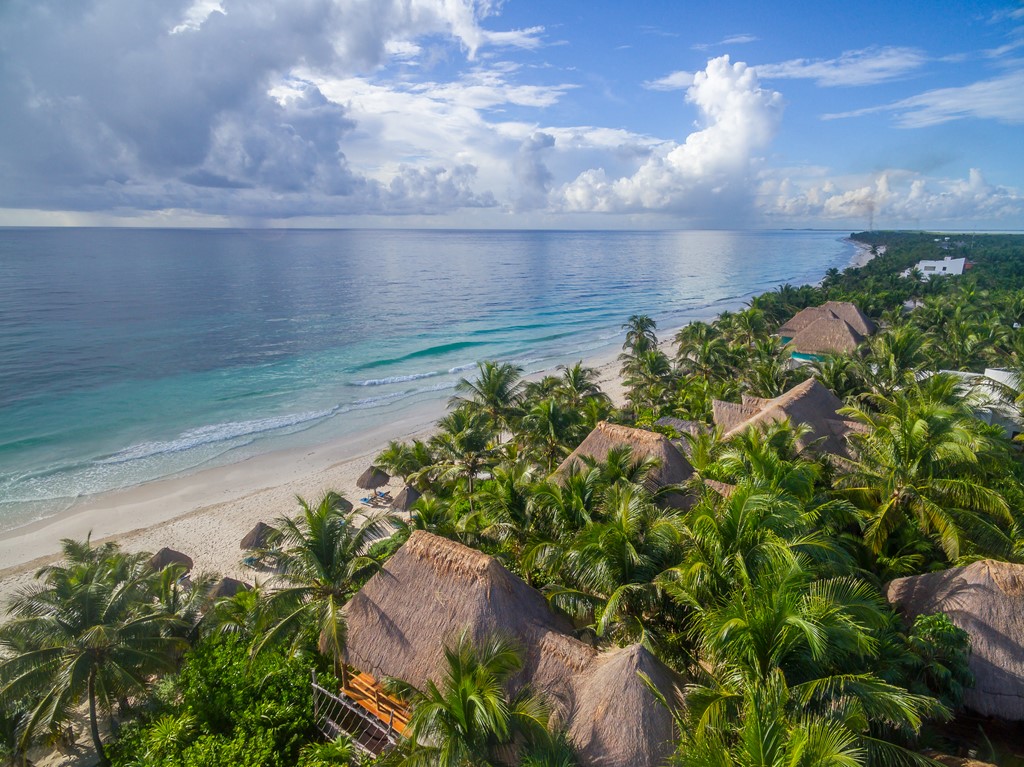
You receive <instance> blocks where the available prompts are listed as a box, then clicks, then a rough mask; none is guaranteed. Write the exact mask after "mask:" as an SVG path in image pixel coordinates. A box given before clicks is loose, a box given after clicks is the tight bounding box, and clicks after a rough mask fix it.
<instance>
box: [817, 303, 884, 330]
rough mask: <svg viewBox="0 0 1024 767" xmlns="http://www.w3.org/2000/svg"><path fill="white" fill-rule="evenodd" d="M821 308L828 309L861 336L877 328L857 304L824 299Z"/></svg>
mask: <svg viewBox="0 0 1024 767" xmlns="http://www.w3.org/2000/svg"><path fill="white" fill-rule="evenodd" d="M821 308H822V309H828V310H829V311H830V312H832V313H833V314H834V315H836V316H837V317H839V319H841V320H844V321H845V322H846V324H847V325H849V326H850V327H851V328H853V329H854V330H856V331H857V332H858V333H860V334H861V335H862V336H870V335H874V333H875V331H876V330H877V329H878V328H876V327H875V323H874V322H872V321H871V319H870V318H869V317H868V316H867V315H866V314H864V312H862V311H861V310H860V307H858V306H857V304H851V303H850V302H849V301H826V302H825V303H823V304H822V305H821Z"/></svg>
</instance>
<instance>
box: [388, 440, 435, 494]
mask: <svg viewBox="0 0 1024 767" xmlns="http://www.w3.org/2000/svg"><path fill="white" fill-rule="evenodd" d="M433 464H434V456H433V455H432V454H431V452H430V447H429V446H428V445H427V443H425V442H423V441H422V440H419V439H414V440H413V441H412V442H410V443H405V442H397V441H394V440H393V441H391V442H389V443H388V446H387V447H386V448H384V450H382V451H381V452H380V453H379V454H378V455H377V458H376V459H375V460H374V465H376V466H380V467H381V468H382V469H385V470H386V471H387V472H388V473H389V474H391V475H392V476H399V477H401V478H402V479H404V480H405V481H406V482H407V483H409V482H410V481H411V478H412V477H413V476H414V475H415V474H417V472H420V471H422V470H423V469H425V468H426V467H428V466H432V465H433ZM420 489H425V488H420Z"/></svg>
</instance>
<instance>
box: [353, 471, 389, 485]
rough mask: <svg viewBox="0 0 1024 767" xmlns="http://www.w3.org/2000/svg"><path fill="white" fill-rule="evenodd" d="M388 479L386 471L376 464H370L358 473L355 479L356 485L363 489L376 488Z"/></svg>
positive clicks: (384, 483)
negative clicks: (357, 477)
mask: <svg viewBox="0 0 1024 767" xmlns="http://www.w3.org/2000/svg"><path fill="white" fill-rule="evenodd" d="M390 481H391V477H390V476H389V475H388V473H387V472H386V471H384V470H383V469H381V468H378V467H377V466H370V467H368V468H367V469H366V471H364V472H363V473H362V474H360V475H359V479H357V480H356V487H361V488H362V489H363V490H376V489H377V488H378V487H383V486H384V485H386V484H387V483H388V482H390Z"/></svg>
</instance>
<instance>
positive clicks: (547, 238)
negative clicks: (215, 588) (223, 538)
mask: <svg viewBox="0 0 1024 767" xmlns="http://www.w3.org/2000/svg"><path fill="white" fill-rule="evenodd" d="M843 236H844V233H839V232H469V231H284V230H275V231H262V230H260V231H256V230H253V231H247V230H231V231H224V230H215V231H210V230H185V231H183V230H125V229H13V230H0V298H2V300H0V529H3V528H10V527H13V526H16V525H18V524H22V523H25V522H27V521H29V520H31V519H33V518H38V517H40V516H43V515H47V514H50V513H54V512H56V511H58V510H60V509H63V508H66V507H67V506H68V505H69V504H70V503H72V502H73V501H74V500H75V499H76V498H80V497H82V496H85V495H90V494H93V493H98V492H103V491H107V490H112V489H116V488H123V487H128V486H131V485H135V484H138V483H141V482H146V481H150V480H153V479H157V478H161V477H166V476H170V475H173V474H178V473H181V472H188V471H191V470H195V469H198V468H200V467H204V466H209V465H213V464H218V463H221V464H222V463H227V462H231V461H237V460H242V459H244V458H246V457H249V456H251V455H254V454H257V453H264V452H268V451H271V450H275V449H278V448H280V447H283V446H289V447H291V446H296V445H304V444H318V443H322V442H325V441H327V440H332V439H337V438H339V437H344V436H345V435H348V434H352V433H355V432H358V431H360V430H366V429H368V428H371V427H372V426H373V425H375V424H381V423H384V422H386V421H387V420H388V419H394V418H395V417H396V415H397V414H399V413H401V412H402V411H403V410H405V409H407V408H409V407H410V406H412V405H414V404H416V403H419V402H423V401H424V400H427V399H431V398H434V399H438V398H446V397H448V396H449V395H450V394H451V389H452V387H453V386H454V384H455V382H456V381H457V380H458V378H459V377H460V376H462V375H466V374H467V371H471V368H472V367H473V365H474V363H475V362H476V361H477V360H480V359H502V360H512V361H515V362H517V363H519V364H520V365H522V366H523V367H524V368H525V369H526V370H527V371H528V372H529V371H537V370H543V369H547V368H551V367H553V366H555V365H556V364H558V363H560V362H565V361H568V360H571V359H578V358H580V357H583V356H589V355H592V354H594V353H597V352H600V351H603V350H606V349H610V348H612V347H613V346H617V345H618V344H619V343H621V336H620V326H621V324H622V323H623V321H625V319H626V318H627V317H628V316H629V315H630V314H634V313H647V314H650V315H652V316H653V317H655V319H657V321H658V323H659V326H661V327H663V328H672V327H677V326H679V325H682V324H684V323H685V322H687V321H689V320H691V319H696V318H706V317H710V316H713V315H714V314H716V313H717V312H719V311H721V310H722V309H726V308H736V307H739V306H741V305H742V303H743V301H744V300H745V299H747V298H749V297H750V296H751V295H752V294H756V293H759V292H763V291H765V290H768V289H771V288H773V287H775V286H776V285H779V284H781V283H784V282H791V283H793V284H801V283H804V282H815V281H817V280H819V279H820V278H821V277H822V276H823V274H824V272H825V271H826V270H827V269H829V268H831V267H839V268H843V267H845V266H846V265H847V264H848V263H849V261H850V259H851V257H852V255H853V247H852V246H851V245H850V244H849V243H847V242H844V241H843V240H842V237H843Z"/></svg>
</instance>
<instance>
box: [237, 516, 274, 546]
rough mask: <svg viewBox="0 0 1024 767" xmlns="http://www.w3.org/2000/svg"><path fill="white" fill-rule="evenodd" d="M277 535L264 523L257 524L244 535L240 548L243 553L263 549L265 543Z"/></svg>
mask: <svg viewBox="0 0 1024 767" xmlns="http://www.w3.org/2000/svg"><path fill="white" fill-rule="evenodd" d="M276 533H277V530H276V529H275V528H273V527H271V526H270V525H268V524H267V523H266V522H257V523H256V526H255V527H254V528H253V529H252V530H250V531H249V532H248V533H246V534H245V537H244V538H242V543H241V545H240V548H242V549H243V550H244V551H252V550H253V549H265V548H266V547H267V543H268V542H269V541H270V539H271V537H272V536H273V535H275V534H276Z"/></svg>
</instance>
